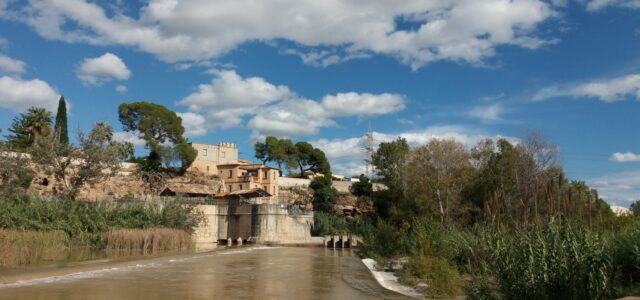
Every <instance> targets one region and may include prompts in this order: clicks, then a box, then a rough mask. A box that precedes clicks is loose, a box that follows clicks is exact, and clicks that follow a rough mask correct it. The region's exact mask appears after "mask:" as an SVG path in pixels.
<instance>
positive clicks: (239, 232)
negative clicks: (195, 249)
mask: <svg viewBox="0 0 640 300" xmlns="http://www.w3.org/2000/svg"><path fill="white" fill-rule="evenodd" d="M198 209H199V210H200V211H202V212H203V214H204V215H205V219H206V221H205V222H203V223H202V224H201V225H200V226H199V227H198V228H197V229H196V231H195V233H194V238H195V240H196V243H198V244H213V243H219V244H232V243H237V244H242V243H248V242H250V243H258V244H319V242H318V240H317V239H314V238H312V237H311V229H312V228H313V214H310V213H302V214H294V213H291V212H290V211H289V210H288V209H287V206H286V205H283V204H255V203H250V202H247V201H240V200H228V201H225V202H217V203H212V204H206V205H204V204H203V205H198Z"/></svg>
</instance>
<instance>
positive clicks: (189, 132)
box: [178, 112, 207, 137]
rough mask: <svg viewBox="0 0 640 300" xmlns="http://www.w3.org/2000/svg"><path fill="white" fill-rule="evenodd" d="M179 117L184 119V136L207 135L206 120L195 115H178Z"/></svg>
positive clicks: (188, 113)
mask: <svg viewBox="0 0 640 300" xmlns="http://www.w3.org/2000/svg"><path fill="white" fill-rule="evenodd" d="M178 116H179V117H180V118H181V119H182V126H184V129H185V130H184V134H185V135H186V136H187V137H194V136H203V135H206V134H207V129H206V123H207V121H206V120H205V118H204V117H203V116H201V115H199V114H195V113H190V112H187V113H178Z"/></svg>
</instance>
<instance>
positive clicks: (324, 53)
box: [280, 48, 372, 68]
mask: <svg viewBox="0 0 640 300" xmlns="http://www.w3.org/2000/svg"><path fill="white" fill-rule="evenodd" d="M280 52H281V53H284V54H289V55H295V56H297V57H299V58H300V59H301V60H302V62H303V63H305V64H307V65H311V66H314V67H320V68H326V67H328V66H330V65H334V64H340V63H343V62H347V61H350V60H354V59H365V58H370V57H371V56H372V55H371V54H370V53H368V52H365V51H362V50H351V51H349V49H347V51H344V52H346V53H340V52H339V51H337V50H309V51H302V50H298V49H292V48H288V49H282V50H281V51H280Z"/></svg>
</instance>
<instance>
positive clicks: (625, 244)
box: [613, 219, 640, 293]
mask: <svg viewBox="0 0 640 300" xmlns="http://www.w3.org/2000/svg"><path fill="white" fill-rule="evenodd" d="M613 246H614V251H613V254H614V265H615V266H616V269H617V271H618V274H617V279H618V281H619V283H620V285H621V286H622V288H623V289H628V288H634V286H635V292H636V293H638V292H640V287H639V285H640V219H636V220H635V221H634V222H633V223H631V224H629V225H627V226H626V227H623V228H622V229H621V230H620V231H618V232H617V233H616V234H615V237H614V240H613Z"/></svg>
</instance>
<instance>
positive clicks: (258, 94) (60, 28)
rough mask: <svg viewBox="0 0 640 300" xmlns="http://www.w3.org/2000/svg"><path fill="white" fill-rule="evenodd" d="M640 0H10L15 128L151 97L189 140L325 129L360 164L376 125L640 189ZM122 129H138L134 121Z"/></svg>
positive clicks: (333, 145)
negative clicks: (498, 146)
mask: <svg viewBox="0 0 640 300" xmlns="http://www.w3.org/2000/svg"><path fill="white" fill-rule="evenodd" d="M639 50H640V1H639V0H582V1H579V0H575V1H571V0H566V1H562V0H555V1H542V0H514V1H507V0H486V1H472V0H454V1H444V0H432V1H426V0H398V1H347V0H325V1H299V0H277V1H275V0H274V1H260V2H254V1H248V0H246V1H245V0H240V1H232V2H230V1H208V0H190V1H175V0H148V1H122V0H100V1H86V0H31V1H13V0H0V128H3V129H5V130H6V128H7V127H9V125H10V123H11V119H12V118H13V117H15V115H16V114H18V113H20V112H22V111H24V110H25V109H26V108H27V107H29V106H33V105H35V106H44V107H48V108H50V109H51V110H54V109H55V105H56V103H57V98H58V97H59V95H64V96H65V98H67V100H68V101H69V103H70V106H71V108H70V118H69V122H70V128H71V131H72V133H75V132H76V131H77V129H81V130H84V131H86V130H88V129H89V128H90V127H91V125H92V124H93V123H95V122H97V121H108V122H109V123H111V124H112V125H113V126H114V127H115V128H116V129H117V130H121V126H120V124H119V122H118V119H117V106H118V104H120V103H122V102H132V101H140V100H145V101H152V102H157V103H161V104H163V105H166V106H167V107H169V108H171V109H173V110H175V111H176V112H179V113H180V114H181V116H182V117H183V119H184V124H185V127H186V128H187V131H188V134H189V135H190V137H189V138H190V140H192V141H199V142H209V143H217V142H218V141H235V142H237V143H238V144H239V146H240V151H241V157H242V158H245V159H251V158H252V154H253V147H252V145H253V143H254V142H255V141H256V140H257V139H260V138H262V137H264V136H266V135H278V136H281V137H290V138H293V139H294V140H307V141H311V142H312V143H313V144H315V145H316V146H318V147H320V148H322V149H323V150H325V152H326V153H327V155H328V156H329V158H330V159H331V160H332V165H333V167H334V170H335V171H336V172H339V173H344V174H346V175H354V174H358V173H360V172H362V170H363V168H364V166H363V163H362V159H363V151H362V147H363V146H364V139H363V135H364V133H365V132H366V131H367V127H368V124H369V123H371V125H372V128H373V130H374V132H375V134H374V136H375V139H376V142H381V141H386V140H390V139H394V138H395V137H397V136H403V137H405V138H407V139H408V140H409V142H411V143H412V144H414V145H417V144H420V143H424V142H426V141H428V140H429V139H430V138H433V137H439V138H456V139H458V140H459V141H461V142H463V143H465V144H466V145H468V146H469V147H472V146H473V144H474V143H476V142H477V141H479V140H480V139H482V138H487V137H491V138H495V137H507V138H509V139H513V140H516V139H517V138H519V137H521V136H522V135H523V133H525V132H526V131H528V130H536V131H540V132H542V133H543V134H545V135H546V136H547V137H548V138H549V139H550V140H551V141H552V142H553V143H555V144H557V145H558V146H559V148H560V150H561V154H560V162H561V163H562V165H563V166H564V168H565V170H566V172H567V174H568V175H569V176H570V177H571V178H572V179H580V180H586V181H587V182H588V183H589V184H591V185H592V186H594V187H596V188H598V189H599V190H600V192H601V194H602V195H603V196H604V197H606V199H607V201H609V202H610V203H615V204H618V205H623V206H627V205H628V204H629V203H630V201H631V200H632V199H637V198H640V134H639V133H638V129H639V128H640V119H639V118H638V113H639V112H640V102H639V100H640V54H639V53H640V51H639ZM118 137H119V138H121V139H130V140H131V139H135V137H134V136H130V135H127V134H125V133H118Z"/></svg>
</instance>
